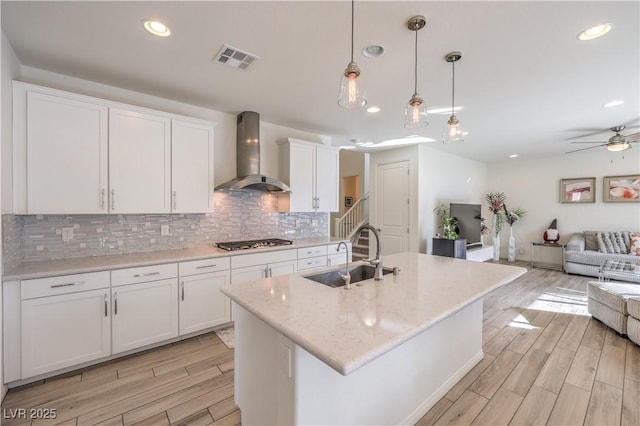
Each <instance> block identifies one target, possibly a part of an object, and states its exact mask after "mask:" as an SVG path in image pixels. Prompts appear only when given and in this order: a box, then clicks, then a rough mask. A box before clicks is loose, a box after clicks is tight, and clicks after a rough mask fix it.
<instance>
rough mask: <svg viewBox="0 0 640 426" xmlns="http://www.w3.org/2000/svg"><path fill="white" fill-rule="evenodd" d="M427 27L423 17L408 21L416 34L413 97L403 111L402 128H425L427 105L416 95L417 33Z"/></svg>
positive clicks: (409, 26) (410, 28)
mask: <svg viewBox="0 0 640 426" xmlns="http://www.w3.org/2000/svg"><path fill="white" fill-rule="evenodd" d="M426 25H427V21H426V19H425V17H424V16H422V15H416V16H414V17H413V18H411V19H409V22H408V23H407V27H408V28H409V30H411V31H415V33H416V44H415V62H414V87H413V96H411V100H409V103H408V104H407V106H406V108H405V110H404V127H409V128H417V127H427V126H428V125H429V123H428V122H427V105H426V104H425V102H424V100H422V98H421V97H420V95H419V94H418V31H419V30H421V29H423V28H424V27H425V26H426Z"/></svg>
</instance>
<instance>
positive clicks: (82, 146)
mask: <svg viewBox="0 0 640 426" xmlns="http://www.w3.org/2000/svg"><path fill="white" fill-rule="evenodd" d="M13 105H14V115H13V120H14V126H13V127H14V138H13V139H14V173H13V182H14V188H13V190H14V213H15V214H99V213H114V214H124V213H133V214H135V213H205V212H209V211H211V206H212V205H213V203H212V202H211V198H212V197H213V140H214V127H213V126H214V124H213V123H210V122H206V121H203V120H197V119H191V118H189V117H182V116H177V115H173V114H169V113H165V112H161V111H153V110H149V109H145V108H140V107H135V106H131V105H125V104H120V103H116V102H111V101H107V100H104V99H97V98H92V97H89V96H83V95H77V94H73V93H68V92H63V91H59V90H54V89H49V88H44V87H40V86H35V85H31V84H26V83H20V82H14V89H13Z"/></svg>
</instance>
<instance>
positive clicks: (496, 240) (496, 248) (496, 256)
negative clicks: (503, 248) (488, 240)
mask: <svg viewBox="0 0 640 426" xmlns="http://www.w3.org/2000/svg"><path fill="white" fill-rule="evenodd" d="M493 260H495V261H496V262H497V261H498V260H500V234H499V233H497V232H494V233H493Z"/></svg>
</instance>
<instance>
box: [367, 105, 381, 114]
mask: <svg viewBox="0 0 640 426" xmlns="http://www.w3.org/2000/svg"><path fill="white" fill-rule="evenodd" d="M367 112H370V113H372V114H373V113H376V112H380V108H378V107H377V106H372V107H369V108H367Z"/></svg>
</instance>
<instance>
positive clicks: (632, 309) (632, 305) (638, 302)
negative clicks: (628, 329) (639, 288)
mask: <svg viewBox="0 0 640 426" xmlns="http://www.w3.org/2000/svg"><path fill="white" fill-rule="evenodd" d="M627 312H628V313H629V315H631V316H632V317H635V318H637V319H639V320H640V297H630V298H629V299H627Z"/></svg>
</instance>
